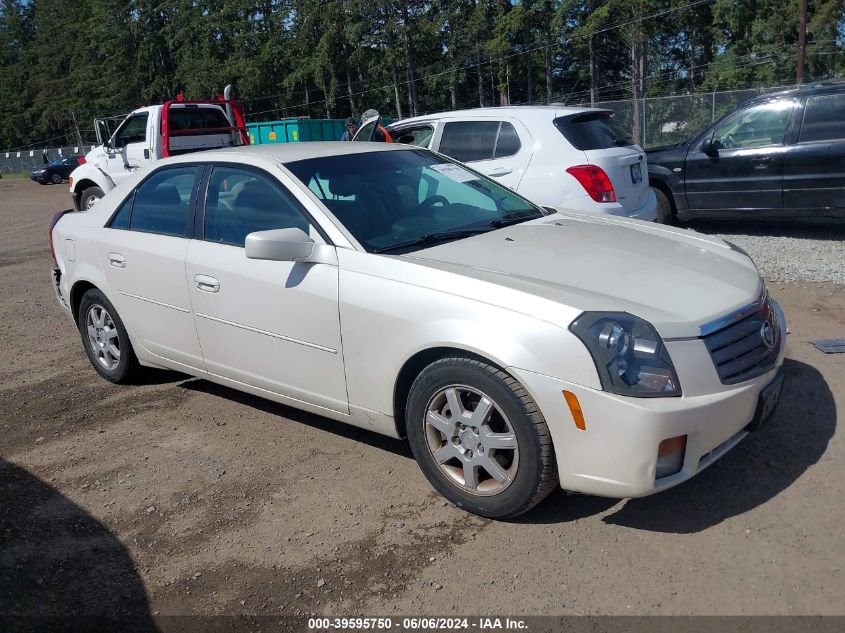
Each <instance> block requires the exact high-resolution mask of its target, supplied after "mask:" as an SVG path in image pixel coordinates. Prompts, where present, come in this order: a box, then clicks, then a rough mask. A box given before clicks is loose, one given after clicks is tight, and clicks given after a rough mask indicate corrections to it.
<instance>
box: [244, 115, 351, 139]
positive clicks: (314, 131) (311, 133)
mask: <svg viewBox="0 0 845 633" xmlns="http://www.w3.org/2000/svg"><path fill="white" fill-rule="evenodd" d="M246 127H247V131H248V132H249V142H250V144H252V145H266V144H268V143H302V142H305V141H339V140H340V137H341V136H342V135H343V132H344V131H345V130H346V119H282V120H279V121H259V122H257V123H247V126H246Z"/></svg>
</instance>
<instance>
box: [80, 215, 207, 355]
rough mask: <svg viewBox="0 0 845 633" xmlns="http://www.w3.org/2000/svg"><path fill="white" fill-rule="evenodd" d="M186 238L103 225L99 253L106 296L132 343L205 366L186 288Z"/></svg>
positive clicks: (159, 353) (152, 351) (154, 352)
mask: <svg viewBox="0 0 845 633" xmlns="http://www.w3.org/2000/svg"><path fill="white" fill-rule="evenodd" d="M187 247H188V240H187V239H185V238H184V237H173V236H169V235H155V234H152V233H139V232H135V231H125V230H120V229H110V228H105V229H103V230H102V232H101V237H100V240H99V243H98V244H97V251H98V255H99V258H100V266H101V268H102V269H103V271H105V274H106V279H107V280H108V283H109V286H110V287H111V289H112V292H111V294H110V295H109V298H110V299H111V300H112V302H113V303H114V304H115V307H116V308H117V311H118V313H119V314H120V318H121V319H123V321H124V323H125V324H126V328H127V330H129V333H130V334H131V335H132V337H133V341H134V342H135V343H136V344H140V345H143V347H144V348H145V349H146V350H148V351H149V352H151V353H153V354H155V355H156V356H160V357H162V358H166V359H169V360H172V361H175V362H177V363H181V364H183V365H187V366H189V367H192V368H195V369H199V370H203V369H204V366H203V361H202V353H201V351H200V347H199V340H198V339H197V333H196V328H195V327H194V319H193V315H192V314H191V303H190V299H189V295H188V286H187V284H186V283H185V252H186V250H187Z"/></svg>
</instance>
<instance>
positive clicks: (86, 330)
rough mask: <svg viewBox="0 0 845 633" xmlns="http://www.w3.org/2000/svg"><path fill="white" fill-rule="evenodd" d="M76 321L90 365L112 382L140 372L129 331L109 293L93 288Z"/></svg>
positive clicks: (124, 379) (85, 299) (132, 376)
mask: <svg viewBox="0 0 845 633" xmlns="http://www.w3.org/2000/svg"><path fill="white" fill-rule="evenodd" d="M77 325H78V326H79V333H80V335H81V336H82V345H83V346H84V347H85V353H86V354H87V355H88V360H89V361H91V365H92V366H93V367H94V369H96V370H97V373H98V374H100V375H101V376H102V377H103V378H105V379H106V380H108V381H109V382H114V383H127V382H130V381H131V380H132V379H133V378H134V377H135V376H136V375H137V373H138V371H139V365H138V359H137V358H136V357H135V352H134V351H133V350H132V343H130V342H129V334H127V332H126V328H125V327H124V325H123V321H121V320H120V316H119V315H118V314H117V310H115V309H114V306H113V305H112V304H111V302H110V301H109V300H108V299H106V296H105V295H104V294H103V293H102V292H100V291H99V290H97V289H96V288H91V289H90V290H88V291H87V292H86V293H85V294H84V295H82V301H80V303H79V315H78V321H77Z"/></svg>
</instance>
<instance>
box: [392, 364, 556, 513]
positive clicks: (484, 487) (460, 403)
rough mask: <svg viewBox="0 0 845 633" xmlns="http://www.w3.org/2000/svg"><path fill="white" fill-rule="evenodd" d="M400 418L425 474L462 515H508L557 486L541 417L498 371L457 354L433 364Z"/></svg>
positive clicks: (511, 380) (414, 388)
mask: <svg viewBox="0 0 845 633" xmlns="http://www.w3.org/2000/svg"><path fill="white" fill-rule="evenodd" d="M482 398H486V400H484V402H488V401H489V405H488V406H486V407H484V409H485V410H486V411H487V414H486V415H484V413H483V412H482V411H479V407H480V406H482V404H481V403H482ZM450 403H455V405H456V406H457V407H460V408H461V410H462V413H461V416H460V417H458V416H455V417H454V418H453V416H452V411H451V405H450ZM432 414H433V415H432ZM469 416H471V417H469ZM405 420H406V427H407V432H408V441H409V443H410V445H411V451H412V452H413V454H414V457H415V458H416V460H417V463H418V464H419V466H420V469H421V470H422V471H423V474H424V475H425V476H426V478H427V479H428V481H429V482H430V483H431V485H432V486H434V488H435V489H436V490H437V491H438V492H439V493H440V494H441V495H443V496H444V497H446V499H448V500H449V501H451V502H452V503H454V504H455V505H457V506H459V507H461V508H463V509H464V510H467V511H469V512H472V513H474V514H478V515H481V516H484V517H489V518H497V519H501V518H506V517H514V516H517V515H519V514H522V513H523V512H526V511H528V510H530V509H531V508H533V507H534V506H535V505H537V504H538V503H540V501H542V500H543V499H544V498H545V497H546V496H547V495H548V494H549V493H550V492H551V491H552V490H553V489H554V488H555V487H556V486H557V484H558V478H557V469H556V464H555V456H554V449H553V447H552V439H551V435H550V434H549V429H548V427H547V426H546V421H545V419H544V418H543V415H542V414H541V413H540V410H539V408H538V407H537V404H536V403H535V402H534V400H533V399H532V398H531V396H530V395H529V394H528V392H527V391H525V389H524V388H523V387H522V385H520V384H519V382H517V381H516V380H515V379H514V378H513V377H512V376H510V375H508V374H507V373H505V372H503V371H502V370H500V369H498V368H497V367H494V366H492V365H489V364H487V363H485V362H482V361H479V360H474V359H470V358H462V357H453V358H443V359H441V360H438V361H436V362H434V363H432V364H431V365H429V366H428V367H426V368H425V369H424V370H423V371H422V372H421V373H420V375H419V376H417V378H416V380H414V383H413V385H411V391H410V394H409V397H408V402H407V406H406V409H405ZM458 420H463V422H458ZM432 421H434V423H432ZM464 422H466V424H464ZM461 425H463V426H464V428H461ZM485 442H487V444H488V445H487V446H486V447H485V446H484V445H483V444H484V443H485ZM509 446H513V447H515V448H509ZM435 455H437V457H435ZM485 464H487V465H488V466H489V467H490V468H491V470H487V467H488V466H485ZM496 466H498V473H497V476H494V475H493V472H494V470H497V468H496ZM503 476H504V479H503ZM472 478H475V481H472Z"/></svg>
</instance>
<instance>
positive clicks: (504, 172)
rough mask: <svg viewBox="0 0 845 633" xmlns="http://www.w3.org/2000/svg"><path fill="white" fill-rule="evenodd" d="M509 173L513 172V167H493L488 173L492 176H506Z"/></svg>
mask: <svg viewBox="0 0 845 633" xmlns="http://www.w3.org/2000/svg"><path fill="white" fill-rule="evenodd" d="M510 173H513V169H509V168H507V167H499V168H498V169H494V170H493V171H491V172H490V175H491V176H493V177H496V176H507V175H508V174H510Z"/></svg>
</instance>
